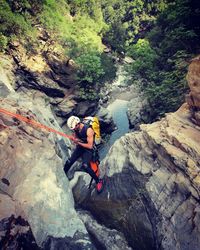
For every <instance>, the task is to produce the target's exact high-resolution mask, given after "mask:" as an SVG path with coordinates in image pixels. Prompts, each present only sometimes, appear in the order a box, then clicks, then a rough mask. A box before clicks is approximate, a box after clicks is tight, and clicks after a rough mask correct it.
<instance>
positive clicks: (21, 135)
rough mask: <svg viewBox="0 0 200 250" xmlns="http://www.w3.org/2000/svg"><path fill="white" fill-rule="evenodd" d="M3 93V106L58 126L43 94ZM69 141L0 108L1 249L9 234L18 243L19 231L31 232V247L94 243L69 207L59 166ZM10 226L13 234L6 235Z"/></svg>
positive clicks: (68, 193)
mask: <svg viewBox="0 0 200 250" xmlns="http://www.w3.org/2000/svg"><path fill="white" fill-rule="evenodd" d="M3 94H4V98H1V99H0V107H1V108H2V109H7V110H8V111H10V112H13V113H18V114H21V115H23V116H25V117H27V118H30V119H34V120H36V121H38V122H40V123H42V124H45V125H47V126H50V127H52V128H54V129H57V130H60V127H59V125H58V124H57V123H56V121H55V119H54V116H53V115H52V112H51V109H50V107H49V106H47V103H45V98H44V95H43V94H41V93H38V92H35V94H34V95H32V94H31V95H27V94H26V95H23V94H22V93H20V95H19V94H17V93H13V92H12V93H9V94H8V95H7V97H5V92H4V93H3ZM68 147H69V141H68V139H61V138H60V137H59V136H58V135H56V134H52V133H51V134H50V133H49V132H47V131H45V130H41V129H39V128H37V127H35V128H33V127H31V126H29V125H27V124H26V123H24V122H20V121H18V120H17V119H16V118H12V117H10V116H7V115H5V114H2V113H0V162H1V170H0V179H1V180H0V190H1V194H0V212H1V216H0V225H1V228H0V233H1V234H0V235H1V236H0V242H1V244H2V247H3V249H4V247H6V245H8V244H9V240H11V239H13V242H12V244H15V245H16V248H12V249H19V248H20V244H21V243H22V241H21V240H20V239H21V238H20V236H19V235H23V234H24V235H26V236H24V238H25V239H27V238H28V237H29V239H34V238H35V241H36V243H37V244H36V243H35V245H34V246H35V247H36V246H37V245H38V246H40V247H41V246H43V247H44V248H45V249H50V248H51V249H52V247H53V246H54V245H57V244H58V245H59V246H60V247H62V249H65V248H64V246H67V245H69V246H73V247H74V249H75V248H76V247H79V248H84V247H85V248H89V249H94V248H93V246H92V243H91V242H90V239H89V235H88V233H87V230H86V228H85V226H84V224H83V222H82V221H81V220H80V219H79V217H78V215H77V213H76V211H75V209H74V200H73V196H72V192H71V189H70V188H69V182H68V180H67V178H66V176H65V174H64V172H63V169H62V168H63V163H64V161H65V159H66V157H67V156H69V150H68ZM2 206H3V207H2ZM13 221H14V222H13ZM9 225H10V226H9ZM30 228H31V229H30ZM11 229H12V230H13V231H12V232H13V233H12V235H11V236H12V237H11V236H10V237H7V238H6V237H5V236H6V235H7V236H8V235H9V232H11ZM31 230H32V231H31ZM14 232H15V233H14ZM17 232H18V233H17ZM32 233H33V234H32ZM29 235H30V236H29ZM31 237H32V238H31ZM61 238H62V243H60V239H61ZM14 239H15V240H14ZM19 242H20V244H19ZM24 242H25V240H24ZM30 242H31V241H30ZM30 242H29V243H28V244H31V243H30ZM33 242H34V241H33ZM24 245H25V243H24ZM29 246H31V245H29ZM17 247H18V248H17ZM24 249H25V248H24ZM27 249H28V248H27ZM32 249H33V248H32ZM54 249H55V248H54Z"/></svg>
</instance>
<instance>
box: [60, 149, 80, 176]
mask: <svg viewBox="0 0 200 250" xmlns="http://www.w3.org/2000/svg"><path fill="white" fill-rule="evenodd" d="M82 154H83V149H82V148H81V147H79V146H77V147H76V149H75V150H74V152H73V153H72V155H71V157H70V158H69V159H68V160H67V161H66V163H65V165H64V171H65V174H66V175H67V172H68V171H69V169H70V168H71V166H72V165H73V164H74V162H75V161H77V160H78V158H79V157H80V156H81V155H82Z"/></svg>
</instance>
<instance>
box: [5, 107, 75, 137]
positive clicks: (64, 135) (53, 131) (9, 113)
mask: <svg viewBox="0 0 200 250" xmlns="http://www.w3.org/2000/svg"><path fill="white" fill-rule="evenodd" d="M0 113H2V114H4V115H8V116H10V117H14V118H16V119H17V120H19V121H23V122H26V123H27V124H30V125H33V126H35V127H38V128H41V129H45V130H47V131H49V132H52V133H56V134H58V135H60V136H63V137H66V138H68V139H70V140H73V138H74V137H73V136H71V135H67V134H65V133H63V132H60V131H57V130H55V129H53V128H50V127H48V126H46V125H44V124H41V123H39V122H36V121H35V120H33V119H30V118H27V117H25V116H22V115H20V114H16V113H12V112H10V111H8V110H6V109H2V108H0ZM2 126H3V127H7V126H4V125H2Z"/></svg>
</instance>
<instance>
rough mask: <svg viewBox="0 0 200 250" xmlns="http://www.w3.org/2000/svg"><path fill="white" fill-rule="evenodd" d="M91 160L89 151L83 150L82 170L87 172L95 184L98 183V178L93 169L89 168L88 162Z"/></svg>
mask: <svg viewBox="0 0 200 250" xmlns="http://www.w3.org/2000/svg"><path fill="white" fill-rule="evenodd" d="M91 160H92V151H91V150H84V152H83V154H82V161H83V162H82V168H83V170H84V171H85V172H87V173H88V174H89V175H90V176H91V177H92V178H93V179H94V180H95V181H96V183H98V182H99V178H98V176H97V175H96V173H95V172H94V171H93V169H92V168H91V167H90V161H91Z"/></svg>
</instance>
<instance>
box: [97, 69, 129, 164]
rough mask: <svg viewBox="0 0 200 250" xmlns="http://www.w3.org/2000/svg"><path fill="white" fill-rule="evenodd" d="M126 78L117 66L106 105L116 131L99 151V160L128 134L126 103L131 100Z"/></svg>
mask: <svg viewBox="0 0 200 250" xmlns="http://www.w3.org/2000/svg"><path fill="white" fill-rule="evenodd" d="M127 81H128V79H127V77H126V75H125V74H124V70H123V65H119V66H118V70H117V77H116V80H115V81H114V82H113V84H112V90H111V92H110V96H111V100H110V101H109V103H108V105H107V109H108V110H109V111H110V113H111V115H112V117H113V121H114V123H115V125H116V130H115V131H114V132H112V134H111V136H110V138H109V139H108V141H106V142H105V143H104V144H103V146H102V147H101V148H100V150H99V156H100V160H103V159H104V157H105V156H106V154H107V153H108V151H109V149H110V148H111V146H112V145H113V144H114V142H115V141H116V140H117V139H119V138H120V137H121V136H123V135H124V134H125V133H127V132H129V121H128V117H127V110H128V103H129V100H130V98H131V93H130V91H128V90H127Z"/></svg>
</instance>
